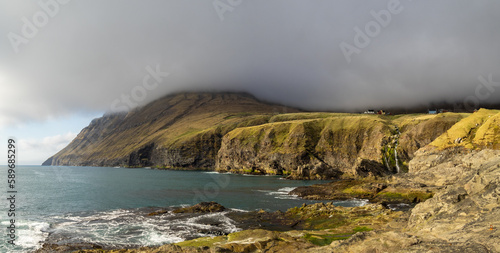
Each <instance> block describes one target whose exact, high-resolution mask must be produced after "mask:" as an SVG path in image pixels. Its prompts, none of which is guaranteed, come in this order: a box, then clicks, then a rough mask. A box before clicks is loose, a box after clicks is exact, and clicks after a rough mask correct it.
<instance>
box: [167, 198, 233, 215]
mask: <svg viewBox="0 0 500 253" xmlns="http://www.w3.org/2000/svg"><path fill="white" fill-rule="evenodd" d="M224 210H226V208H225V207H223V206H222V205H221V204H219V203H216V202H213V201H211V202H201V203H199V204H196V205H194V206H190V207H184V208H178V209H175V210H174V211H173V212H174V213H217V212H223V211H224Z"/></svg>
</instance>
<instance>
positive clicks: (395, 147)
mask: <svg viewBox="0 0 500 253" xmlns="http://www.w3.org/2000/svg"><path fill="white" fill-rule="evenodd" d="M396 131H398V134H397V139H396V145H395V146H394V161H396V170H397V173H399V172H400V170H401V169H400V168H399V163H398V144H399V135H400V134H401V132H399V128H398V127H396Z"/></svg>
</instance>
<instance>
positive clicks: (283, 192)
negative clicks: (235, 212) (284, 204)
mask: <svg viewBox="0 0 500 253" xmlns="http://www.w3.org/2000/svg"><path fill="white" fill-rule="evenodd" d="M295 188H297V187H283V188H280V189H278V190H275V191H273V190H256V191H258V192H263V193H265V194H266V195H271V196H274V198H276V199H300V198H299V197H298V196H297V195H290V194H289V193H290V192H291V191H293V190H294V189H295Z"/></svg>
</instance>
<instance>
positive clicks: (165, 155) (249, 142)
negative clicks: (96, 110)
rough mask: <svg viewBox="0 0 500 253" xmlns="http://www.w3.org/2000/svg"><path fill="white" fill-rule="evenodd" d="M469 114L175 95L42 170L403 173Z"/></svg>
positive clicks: (106, 125) (125, 116)
mask: <svg viewBox="0 0 500 253" xmlns="http://www.w3.org/2000/svg"><path fill="white" fill-rule="evenodd" d="M467 116H469V114H455V113H445V114H440V115H422V114H412V115H398V116H388V115H387V116H386V115H363V114H348V113H314V112H307V113H306V112H300V111H299V110H297V109H293V108H289V107H285V106H281V105H274V104H269V103H265V102H262V101H259V100H257V99H256V98H255V97H253V96H251V95H249V94H245V93H180V94H174V95H170V96H166V97H164V98H162V99H159V100H156V101H154V102H152V103H150V104H148V105H146V106H144V107H141V108H137V109H135V110H133V111H131V112H128V113H122V114H111V115H105V116H103V117H101V118H98V119H95V120H93V121H92V122H91V123H90V125H89V126H88V127H86V128H84V129H83V130H82V131H81V132H80V134H79V135H78V136H77V137H76V138H75V139H74V140H73V141H72V142H71V143H70V144H69V145H68V146H67V147H66V148H64V149H63V150H61V151H60V152H58V153H57V154H55V155H54V156H52V157H50V158H49V159H48V160H47V161H45V162H44V163H43V165H72V166H122V167H156V168H181V169H205V170H217V171H230V172H235V173H248V174H276V175H287V176H289V177H290V178H297V179H298V178H301V179H315V178H322V179H327V178H338V177H341V176H347V177H377V176H383V175H388V174H393V173H396V172H398V171H399V172H401V171H407V170H408V162H409V161H410V160H411V159H412V158H413V156H414V153H415V151H417V150H418V149H419V148H420V147H423V146H425V145H427V144H429V143H431V142H433V141H434V140H435V139H436V138H437V137H439V136H441V135H442V134H443V133H446V132H447V131H448V130H449V129H450V128H451V127H452V126H454V125H455V123H456V122H458V121H460V120H461V119H462V118H464V117H467ZM494 119H495V120H496V118H494ZM489 122H490V123H488V124H495V122H496V121H493V119H492V120H490V121H489ZM495 131H496V130H495ZM495 134H496V132H488V131H478V138H479V136H491V135H495ZM483 139H484V137H483ZM483 139H482V140H479V139H478V142H481V141H482V142H484V140H483ZM482 142H481V143H482ZM491 145H496V144H491Z"/></svg>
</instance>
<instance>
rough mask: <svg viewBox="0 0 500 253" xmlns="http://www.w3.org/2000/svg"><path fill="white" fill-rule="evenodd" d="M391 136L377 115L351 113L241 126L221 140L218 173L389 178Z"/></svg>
mask: <svg viewBox="0 0 500 253" xmlns="http://www.w3.org/2000/svg"><path fill="white" fill-rule="evenodd" d="M389 134H390V127H389V126H388V125H387V124H386V122H384V121H382V120H380V119H379V118H377V117H370V116H348V115H342V116H333V117H329V118H325V119H309V120H292V121H285V122H275V123H269V124H264V125H259V126H253V127H246V128H238V129H235V130H233V131H231V132H229V133H228V134H227V135H225V136H224V138H223V139H222V147H221V149H220V150H219V153H218V157H217V170H219V171H231V172H236V173H261V174H285V175H291V176H292V177H294V178H331V177H337V176H340V175H342V174H344V173H351V174H366V175H368V174H370V173H372V174H375V175H381V174H386V173H387V172H388V171H387V169H386V168H385V167H384V166H383V164H382V151H381V150H382V146H383V143H384V140H385V137H386V136H387V135H389ZM362 166H369V167H370V168H367V169H366V170H363V168H362Z"/></svg>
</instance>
